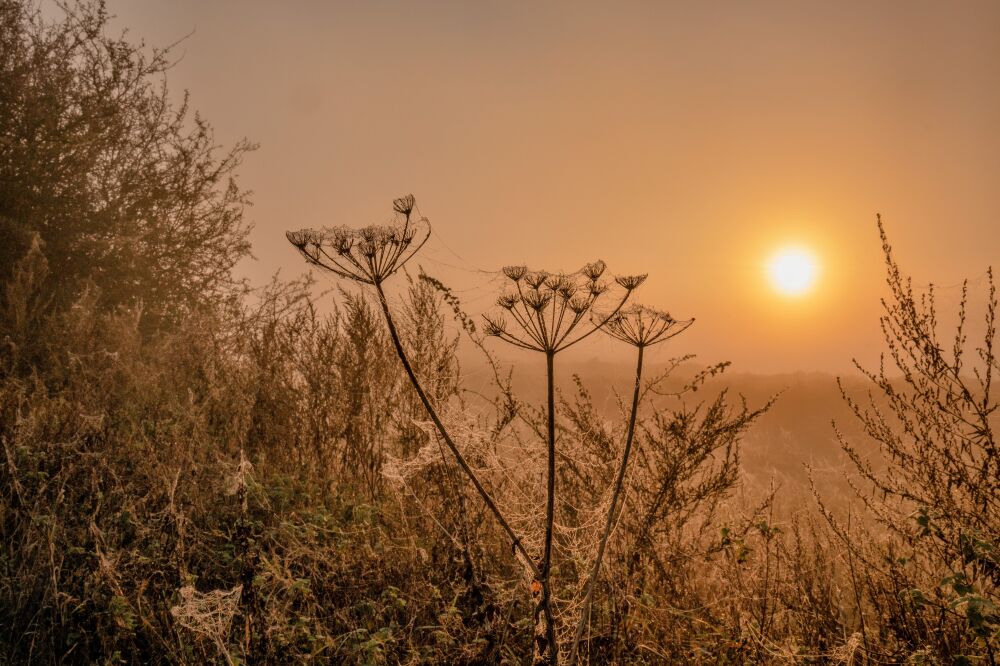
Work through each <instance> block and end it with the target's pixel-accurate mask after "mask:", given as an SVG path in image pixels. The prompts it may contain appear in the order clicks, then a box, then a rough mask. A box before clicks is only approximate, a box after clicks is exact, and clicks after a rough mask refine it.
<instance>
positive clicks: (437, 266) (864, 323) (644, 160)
mask: <svg viewBox="0 0 1000 666" xmlns="http://www.w3.org/2000/svg"><path fill="white" fill-rule="evenodd" d="M109 9H110V10H111V11H112V12H113V13H115V14H117V17H118V18H117V19H116V25H120V26H127V27H129V29H130V30H131V32H132V34H133V35H134V36H135V37H141V38H144V39H145V40H146V41H147V43H149V44H154V45H165V44H167V43H171V42H174V41H176V40H178V39H180V38H182V37H184V36H185V35H188V34H189V33H191V34H190V36H189V37H188V38H187V39H186V41H184V42H183V43H182V44H181V45H179V46H178V47H177V51H176V53H177V55H178V56H182V59H181V60H180V62H179V63H178V65H177V66H176V68H175V69H174V70H173V71H172V72H171V73H170V83H171V85H172V87H173V88H174V89H176V90H178V91H179V90H180V89H183V88H187V89H188V90H189V91H190V93H191V96H192V103H193V106H194V107H195V108H197V109H198V110H199V111H200V112H201V113H202V114H203V115H204V116H205V117H206V118H207V119H208V120H209V121H211V122H212V123H213V124H214V125H215V126H216V129H217V134H218V138H219V139H220V141H222V142H226V143H230V142H232V141H234V140H235V139H237V138H240V137H243V136H246V137H248V138H250V139H252V140H254V141H257V142H259V143H260V144H261V149H260V150H259V151H258V152H256V153H254V154H252V155H251V156H250V157H249V158H248V159H247V161H246V163H245V165H244V167H243V168H242V170H241V173H242V184H243V185H244V186H245V187H248V188H250V189H252V190H253V191H254V192H255V195H254V201H255V206H254V207H253V208H252V209H251V210H250V211H249V217H250V219H251V220H252V221H253V222H254V224H255V225H256V231H255V233H254V236H253V240H254V245H255V254H256V255H257V257H258V261H257V262H255V263H254V264H253V265H251V266H247V267H245V270H247V271H248V272H249V274H250V275H252V276H253V277H254V278H255V279H261V280H262V279H263V278H264V277H265V276H267V275H269V274H270V273H272V272H273V271H275V270H277V269H278V268H282V269H283V270H284V271H285V272H286V274H295V273H299V272H301V270H302V264H301V260H300V259H299V258H298V257H297V256H296V254H295V253H294V251H293V250H292V248H291V247H289V246H288V244H287V243H286V242H285V241H284V238H283V235H282V232H283V231H284V230H285V229H289V228H298V227H303V226H322V225H324V224H341V223H348V224H363V223H370V222H380V221H384V220H385V219H386V218H387V212H388V211H389V205H390V201H391V199H392V198H393V197H395V196H398V195H400V194H403V193H407V192H413V193H414V194H415V195H416V196H417V200H418V203H419V206H420V210H421V212H422V213H423V214H424V215H427V216H428V217H429V218H430V219H431V222H432V223H433V225H434V229H435V234H436V235H435V237H434V239H433V240H432V243H431V246H430V247H429V248H428V249H427V252H426V253H425V255H424V258H423V259H422V263H423V264H424V266H425V268H426V269H427V270H428V272H431V273H438V274H440V275H442V276H444V277H446V278H447V279H448V281H449V282H452V283H453V284H454V285H455V286H456V287H458V288H459V289H461V290H465V291H463V294H464V295H466V297H467V299H468V300H469V306H470V309H476V308H482V307H486V306H487V305H488V304H489V301H490V300H491V298H492V295H493V293H494V291H495V287H494V286H493V285H492V283H491V282H490V276H489V275H488V274H484V273H481V272H479V271H481V270H482V271H491V270H496V269H497V268H499V267H500V266H501V265H503V264H505V263H527V264H529V265H530V266H532V267H538V268H563V269H573V268H576V267H578V266H579V265H580V264H582V263H583V262H584V261H587V260H590V259H592V258H595V257H601V258H603V259H605V260H606V261H607V262H608V264H609V266H610V268H611V270H617V271H621V272H646V271H648V272H649V273H650V279H649V282H648V283H647V285H646V286H645V287H643V289H642V292H641V294H640V296H641V300H642V301H643V302H646V303H649V304H651V305H656V306H659V307H661V308H664V309H669V310H670V311H671V312H673V313H674V314H675V315H677V316H685V317H686V316H695V317H697V318H698V320H699V321H698V323H697V325H696V326H695V328H693V329H691V330H690V331H689V332H688V333H685V337H684V338H683V339H681V338H679V339H678V340H677V343H678V344H677V346H676V349H675V351H693V352H697V353H698V354H699V355H700V356H701V357H702V358H703V359H704V360H706V361H708V360H719V359H731V360H733V361H734V362H735V363H736V365H737V367H738V368H740V369H742V370H747V371H784V370H793V369H824V370H835V371H839V370H843V369H845V368H846V367H847V366H848V364H849V361H850V358H851V357H852V356H860V357H862V358H864V359H871V358H872V357H873V356H874V355H875V354H877V351H878V349H879V345H878V343H879V336H878V322H877V315H878V297H879V295H880V294H881V280H882V266H881V259H880V249H879V245H878V238H877V234H876V231H875V223H874V220H875V213H876V212H881V213H882V215H883V219H884V220H885V222H886V224H887V226H888V229H889V231H890V234H891V236H892V238H893V241H894V244H895V246H896V249H897V252H898V255H899V258H900V260H901V261H902V263H903V264H904V267H906V268H907V269H909V270H910V271H911V272H912V273H913V274H914V275H915V277H916V279H918V280H920V281H924V282H928V281H934V282H936V283H941V284H953V283H955V282H957V281H959V280H960V279H961V278H962V277H964V276H969V277H973V278H975V277H977V276H980V275H982V273H983V271H984V270H985V267H986V266H987V265H988V264H990V263H994V264H1000V187H998V182H997V181H998V176H1000V131H998V130H1000V3H997V2H982V3H977V2H964V1H963V2H943V1H942V2H933V3H932V2H915V1H911V0H906V1H903V0H900V1H898V2H826V3H814V2H804V1H795V2H731V3H725V2H650V3H623V2H614V3H611V2H609V3H601V4H590V3H581V2H573V3H561V4H559V3H528V2H506V3H500V2H464V1H463V2H451V3H445V2H410V3H388V2H384V3H383V2H350V3H347V2H345V3H332V2H281V3H278V2H247V1H246V0H241V1H239V2H235V1H234V2H222V1H216V2H205V1H203V0H197V1H195V0H171V1H169V2H167V1H165V0H159V1H153V0H110V1H109ZM788 243H798V244H801V245H806V246H809V247H810V248H811V249H812V251H813V252H814V253H815V254H816V255H817V256H818V258H819V260H820V262H821V274H820V279H819V281H818V282H817V286H816V288H815V290H813V291H812V292H811V293H809V294H807V295H804V296H801V297H799V298H796V299H789V298H786V297H782V296H780V295H777V294H776V293H775V292H774V290H773V289H771V288H770V287H769V285H768V283H767V281H766V280H765V277H764V272H763V269H762V263H763V262H764V260H765V259H766V258H767V257H768V255H769V254H770V253H771V252H772V251H773V250H774V249H776V248H777V247H779V246H781V245H784V244H788ZM682 340H683V342H682ZM607 348H608V345H606V344H604V343H598V344H596V345H593V346H591V347H590V348H589V351H584V352H583V353H584V354H588V353H589V354H592V355H600V354H603V353H605V352H606V350H607Z"/></svg>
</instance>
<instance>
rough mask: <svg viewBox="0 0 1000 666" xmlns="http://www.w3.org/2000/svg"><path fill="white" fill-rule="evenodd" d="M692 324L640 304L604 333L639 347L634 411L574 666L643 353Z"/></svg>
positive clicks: (612, 515)
mask: <svg viewBox="0 0 1000 666" xmlns="http://www.w3.org/2000/svg"><path fill="white" fill-rule="evenodd" d="M693 323H694V320H693V319H690V320H687V321H677V320H676V319H674V318H673V317H671V316H670V315H669V314H667V313H666V312H660V311H658V310H653V309H650V308H646V307H643V306H641V305H633V306H631V307H629V308H627V309H626V310H625V311H622V312H618V313H617V314H615V315H614V316H612V317H611V318H610V319H609V320H608V321H607V322H606V324H605V329H604V330H605V333H607V334H608V335H610V336H611V337H613V338H616V339H618V340H621V341H622V342H625V343H627V344H630V345H632V346H633V347H635V348H636V350H637V353H636V365H635V384H634V387H633V391H632V409H631V411H630V412H629V419H628V429H627V431H626V433H625V448H624V450H623V451H622V459H621V462H620V463H619V465H618V474H617V476H616V478H615V483H614V489H613V491H612V493H611V506H610V507H608V517H607V519H606V520H605V523H604V531H603V533H602V534H601V540H600V542H599V544H598V546H597V556H596V557H595V558H594V564H593V567H592V568H591V570H590V576H589V578H588V580H587V587H586V591H585V592H584V597H583V609H582V610H581V611H580V618H579V620H578V621H577V627H576V633H575V634H574V636H573V645H572V647H571V648H570V658H569V663H570V664H575V663H576V661H577V657H578V654H579V646H580V639H581V638H582V637H583V631H584V628H585V627H586V626H587V623H588V622H589V620H590V605H591V602H592V600H593V595H594V590H595V588H596V586H597V577H598V576H599V575H600V572H601V562H602V560H603V559H604V549H605V548H606V547H607V545H608V536H610V534H611V527H612V525H614V522H615V515H616V513H617V509H618V498H619V496H620V495H621V492H622V488H623V487H624V482H625V472H626V471H627V469H628V461H629V454H630V453H631V451H632V439H633V437H634V436H635V423H636V414H637V413H638V411H639V394H640V391H641V388H642V357H643V352H644V351H645V350H646V348H647V347H650V346H653V345H656V344H660V343H661V342H666V341H667V340H669V339H670V338H672V337H674V336H676V335H679V334H681V333H683V332H684V331H685V330H687V328H688V327H689V326H690V325H691V324H693Z"/></svg>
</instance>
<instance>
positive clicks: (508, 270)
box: [503, 266, 528, 282]
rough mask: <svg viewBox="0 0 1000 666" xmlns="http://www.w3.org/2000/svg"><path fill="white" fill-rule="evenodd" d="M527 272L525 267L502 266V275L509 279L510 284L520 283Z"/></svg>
mask: <svg viewBox="0 0 1000 666" xmlns="http://www.w3.org/2000/svg"><path fill="white" fill-rule="evenodd" d="M527 272H528V267H527V266H504V268H503V274H504V275H506V276H507V277H508V278H510V280H511V281H512V282H520V281H521V279H522V278H523V277H524V276H525V274H527Z"/></svg>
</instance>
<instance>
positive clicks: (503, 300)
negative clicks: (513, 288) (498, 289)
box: [497, 294, 519, 310]
mask: <svg viewBox="0 0 1000 666" xmlns="http://www.w3.org/2000/svg"><path fill="white" fill-rule="evenodd" d="M518 300H519V297H518V295H517V294H504V295H503V296H501V297H500V298H498V299H497V305H499V306H500V307H502V308H503V309H504V310H512V309H513V308H514V306H515V305H517V302H518Z"/></svg>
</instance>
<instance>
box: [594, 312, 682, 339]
mask: <svg viewBox="0 0 1000 666" xmlns="http://www.w3.org/2000/svg"><path fill="white" fill-rule="evenodd" d="M693 323H694V319H689V320H686V321H677V320H676V319H674V318H673V317H671V316H670V314H669V313H667V312H661V311H660V310H654V309H653V308H647V307H645V306H643V305H632V306H630V307H627V308H623V309H622V310H621V311H620V312H618V314H616V315H614V316H613V317H611V318H610V319H608V321H607V323H606V324H605V326H604V331H605V332H606V333H607V334H608V335H610V336H612V337H614V338H617V339H619V340H621V341H622V342H627V343H628V344H630V345H634V346H636V347H649V346H650V345H655V344H657V343H659V342H664V341H665V340H669V339H670V338H672V337H674V336H675V335H678V334H680V333H683V332H684V330H686V329H687V328H688V327H689V326H690V325H691V324H693Z"/></svg>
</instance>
